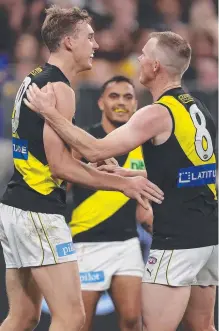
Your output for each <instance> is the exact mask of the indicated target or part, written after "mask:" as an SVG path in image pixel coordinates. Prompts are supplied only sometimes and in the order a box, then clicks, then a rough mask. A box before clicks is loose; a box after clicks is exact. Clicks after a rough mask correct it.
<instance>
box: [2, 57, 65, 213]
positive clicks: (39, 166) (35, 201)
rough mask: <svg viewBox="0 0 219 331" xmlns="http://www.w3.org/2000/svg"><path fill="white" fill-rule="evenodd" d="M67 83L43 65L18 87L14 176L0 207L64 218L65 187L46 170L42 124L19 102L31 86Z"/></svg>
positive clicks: (13, 126)
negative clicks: (8, 206) (59, 215)
mask: <svg viewBox="0 0 219 331" xmlns="http://www.w3.org/2000/svg"><path fill="white" fill-rule="evenodd" d="M58 81H61V82H64V83H66V84H68V85H70V84H69V81H68V80H67V78H66V77H65V76H64V74H63V73H62V72H61V70H60V69H59V68H57V67H56V66H53V65H50V64H48V63H47V64H46V65H45V66H44V67H38V68H36V69H35V70H33V71H32V72H31V73H30V74H29V75H28V76H27V77H26V78H25V79H24V81H23V83H22V84H21V86H20V88H19V90H18V93H17V96H16V99H15V104H14V109H13V113H12V146H13V160H14V174H13V176H12V178H11V180H10V182H9V183H8V187H7V190H6V192H5V194H4V196H3V198H2V203H4V204H6V205H10V206H12V207H16V208H19V209H22V210H30V211H33V212H38V213H49V214H61V215H64V214H65V196H66V190H65V183H64V182H63V181H62V180H59V179H55V178H53V177H52V174H51V172H50V169H49V165H48V162H47V159H46V154H45V150H44V144H43V128H44V120H43V119H42V118H41V117H40V116H39V115H38V114H36V113H34V112H33V111H31V110H29V109H28V107H26V105H25V104H24V102H23V98H24V97H25V95H26V90H27V88H28V86H29V85H30V84H32V83H36V85H37V86H38V87H40V88H42V87H43V86H44V85H46V84H47V83H48V82H58Z"/></svg>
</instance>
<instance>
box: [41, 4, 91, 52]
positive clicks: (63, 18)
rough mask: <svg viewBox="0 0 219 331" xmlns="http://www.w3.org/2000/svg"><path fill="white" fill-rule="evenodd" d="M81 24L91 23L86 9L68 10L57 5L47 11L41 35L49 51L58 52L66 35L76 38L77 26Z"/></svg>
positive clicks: (74, 8)
mask: <svg viewBox="0 0 219 331" xmlns="http://www.w3.org/2000/svg"><path fill="white" fill-rule="evenodd" d="M79 22H87V23H90V22H91V17H90V16H89V14H88V12H87V11H86V10H84V9H82V10H81V9H79V8H77V7H72V8H68V9H66V8H61V7H59V6H56V5H53V6H51V7H50V8H48V9H46V18H45V21H44V23H43V26H42V29H41V34H42V38H43V41H44V43H45V44H46V46H47V47H48V49H49V51H50V52H55V51H57V49H58V48H59V46H60V42H61V39H62V38H63V37H64V36H65V35H66V34H68V33H73V34H74V35H75V37H76V34H77V28H76V26H77V23H79Z"/></svg>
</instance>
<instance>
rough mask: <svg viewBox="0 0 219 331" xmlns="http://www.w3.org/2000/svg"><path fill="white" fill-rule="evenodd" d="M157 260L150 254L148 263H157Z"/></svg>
mask: <svg viewBox="0 0 219 331" xmlns="http://www.w3.org/2000/svg"><path fill="white" fill-rule="evenodd" d="M156 262H157V259H156V257H153V256H149V258H148V263H149V264H155V263H156Z"/></svg>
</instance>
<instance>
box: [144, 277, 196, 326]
mask: <svg viewBox="0 0 219 331" xmlns="http://www.w3.org/2000/svg"><path fill="white" fill-rule="evenodd" d="M189 296H190V287H182V286H181V287H170V286H166V285H159V284H150V283H143V284H142V315H143V324H144V329H143V330H147V331H154V330H156V331H175V330H176V329H177V327H178V325H179V324H180V322H181V320H182V317H183V315H184V312H185V310H186V307H187V304H188V301H189Z"/></svg>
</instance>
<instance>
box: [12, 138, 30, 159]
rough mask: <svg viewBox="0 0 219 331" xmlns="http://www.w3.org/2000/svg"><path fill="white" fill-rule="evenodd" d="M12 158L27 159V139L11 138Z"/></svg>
mask: <svg viewBox="0 0 219 331" xmlns="http://www.w3.org/2000/svg"><path fill="white" fill-rule="evenodd" d="M12 144H13V158H14V159H20V160H28V141H27V140H24V139H17V138H13V139H12Z"/></svg>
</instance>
